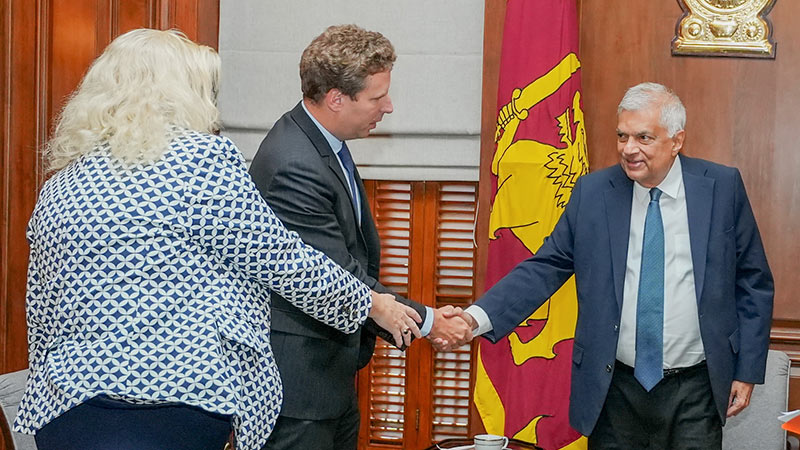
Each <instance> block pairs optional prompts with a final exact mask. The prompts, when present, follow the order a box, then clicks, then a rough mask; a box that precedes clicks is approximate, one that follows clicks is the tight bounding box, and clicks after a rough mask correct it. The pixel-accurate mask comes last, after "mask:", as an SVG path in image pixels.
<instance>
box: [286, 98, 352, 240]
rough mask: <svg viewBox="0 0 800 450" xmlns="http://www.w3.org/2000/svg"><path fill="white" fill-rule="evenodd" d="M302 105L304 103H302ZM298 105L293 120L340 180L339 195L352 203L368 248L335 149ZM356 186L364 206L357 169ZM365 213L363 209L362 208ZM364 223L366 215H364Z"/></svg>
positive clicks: (300, 105) (292, 113)
mask: <svg viewBox="0 0 800 450" xmlns="http://www.w3.org/2000/svg"><path fill="white" fill-rule="evenodd" d="M301 103H302V102H301ZM301 103H298V104H297V106H295V107H294V109H292V112H291V116H292V119H293V120H294V121H295V123H297V125H298V126H299V127H300V129H301V130H302V131H303V133H305V135H306V136H308V139H309V140H310V141H311V143H312V144H314V148H316V149H317V152H319V156H320V158H322V160H323V161H324V162H325V163H326V164H327V165H328V168H329V169H330V170H331V171H332V172H333V174H334V175H335V176H336V178H337V179H338V180H339V191H340V192H339V194H340V195H344V196H345V197H346V198H347V200H348V201H349V202H350V211H352V213H353V223H355V224H356V230H358V232H357V234H358V236H359V239H360V240H361V244H362V245H363V246H364V248H368V247H367V243H366V239H365V238H364V234H363V232H362V230H361V227H360V226H358V216H357V215H356V210H355V205H354V204H353V199H352V197H350V188H349V187H348V186H347V178H345V176H344V172H342V167H341V165H340V164H339V159H338V158H336V155H335V154H334V153H333V149H331V146H330V145H329V144H328V140H327V139H325V136H323V135H322V132H321V131H319V128H317V125H316V124H315V123H314V122H313V121H312V120H311V118H310V117H308V114H306V112H305V110H304V109H303V105H302V104H301ZM356 186H357V187H358V189H359V191H360V192H361V199H362V201H361V204H362V205H363V204H364V203H365V200H366V198H367V197H366V195H365V193H364V188H363V183H362V182H361V178H360V177H359V176H358V168H356ZM362 211H363V208H362ZM361 217H362V222H363V218H364V215H363V213H362V216H361Z"/></svg>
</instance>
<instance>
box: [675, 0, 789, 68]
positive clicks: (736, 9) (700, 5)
mask: <svg viewBox="0 0 800 450" xmlns="http://www.w3.org/2000/svg"><path fill="white" fill-rule="evenodd" d="M678 3H679V4H680V5H681V8H682V9H683V16H682V17H681V19H680V20H679V21H678V24H677V25H676V27H675V38H673V39H672V54H673V55H703V56H743V57H749V58H775V45H776V44H775V42H773V40H772V24H771V23H770V21H769V19H768V18H767V14H769V11H770V10H771V9H772V6H773V5H774V4H775V0H678Z"/></svg>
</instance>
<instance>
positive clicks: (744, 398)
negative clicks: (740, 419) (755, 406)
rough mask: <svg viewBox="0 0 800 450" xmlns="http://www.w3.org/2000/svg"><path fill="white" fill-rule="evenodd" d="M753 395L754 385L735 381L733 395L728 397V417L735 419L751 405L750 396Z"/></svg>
mask: <svg viewBox="0 0 800 450" xmlns="http://www.w3.org/2000/svg"><path fill="white" fill-rule="evenodd" d="M752 393H753V383H745V382H744V381H737V380H733V383H731V395H730V396H729V397H728V417H733V416H735V415H737V414H739V413H740V412H742V411H743V410H744V409H745V408H747V406H748V405H750V395H751V394H752Z"/></svg>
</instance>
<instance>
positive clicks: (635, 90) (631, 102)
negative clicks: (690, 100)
mask: <svg viewBox="0 0 800 450" xmlns="http://www.w3.org/2000/svg"><path fill="white" fill-rule="evenodd" d="M659 103H660V104H661V120H660V124H661V126H662V127H664V128H666V130H667V133H668V134H669V137H671V138H673V137H675V135H676V134H677V133H678V132H679V131H681V130H683V128H684V127H685V126H686V108H684V107H683V103H681V99H680V98H678V96H677V95H676V94H675V93H674V92H672V90H671V89H669V88H668V87H666V86H664V85H663V84H658V83H640V84H637V85H636V86H634V87H632V88H630V89H628V90H627V91H626V92H625V95H624V96H623V97H622V101H620V102H619V106H618V107H617V114H619V113H621V112H622V111H641V110H643V109H647V108H650V107H651V106H654V105H656V104H659Z"/></svg>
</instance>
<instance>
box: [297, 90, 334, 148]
mask: <svg viewBox="0 0 800 450" xmlns="http://www.w3.org/2000/svg"><path fill="white" fill-rule="evenodd" d="M300 105H302V106H303V111H305V112H306V114H308V117H310V118H311V121H312V122H314V125H316V126H317V128H319V131H320V133H322V135H323V136H325V140H326V141H328V145H330V146H331V150H333V152H334V153H336V154H337V155H338V154H339V152H340V151H341V150H342V141H340V140H339V139H338V138H337V137H336V136H334V135H333V134H331V132H330V131H328V130H327V129H326V128H325V127H323V126H322V124H321V123H319V122H318V121H317V119H316V117H314V115H313V114H311V113H310V112H308V108H306V102H304V101H301V102H300Z"/></svg>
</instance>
